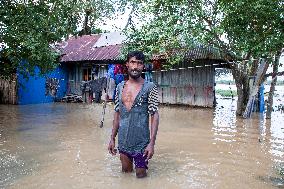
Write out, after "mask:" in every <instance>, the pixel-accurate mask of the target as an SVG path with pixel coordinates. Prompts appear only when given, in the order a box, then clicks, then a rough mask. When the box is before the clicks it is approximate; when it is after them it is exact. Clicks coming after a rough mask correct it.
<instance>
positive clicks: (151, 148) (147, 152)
mask: <svg viewBox="0 0 284 189" xmlns="http://www.w3.org/2000/svg"><path fill="white" fill-rule="evenodd" d="M153 155H154V144H152V143H149V144H148V146H147V147H146V149H145V151H144V155H143V156H144V157H145V156H147V159H146V161H148V160H149V159H151V158H152V157H153Z"/></svg>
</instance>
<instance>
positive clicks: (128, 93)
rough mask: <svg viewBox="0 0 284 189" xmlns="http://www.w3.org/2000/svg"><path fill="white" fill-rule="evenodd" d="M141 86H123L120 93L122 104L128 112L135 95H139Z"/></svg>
mask: <svg viewBox="0 0 284 189" xmlns="http://www.w3.org/2000/svg"><path fill="white" fill-rule="evenodd" d="M141 88H142V85H136V86H129V85H128V86H127V85H126V86H125V87H124V88H123V91H122V103H123V104H124V106H125V107H126V109H127V110H130V109H131V107H132V105H133V103H134V101H135V99H136V97H137V95H138V94H139V92H140V90H141Z"/></svg>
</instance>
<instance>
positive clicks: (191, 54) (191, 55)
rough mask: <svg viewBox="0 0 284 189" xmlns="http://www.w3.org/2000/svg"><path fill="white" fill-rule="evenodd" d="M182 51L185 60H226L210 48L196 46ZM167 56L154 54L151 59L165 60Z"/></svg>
mask: <svg viewBox="0 0 284 189" xmlns="http://www.w3.org/2000/svg"><path fill="white" fill-rule="evenodd" d="M182 51H184V53H183V54H184V57H185V58H186V59H193V60H194V59H211V60H224V59H225V58H226V57H225V54H224V53H221V52H220V51H219V50H218V49H215V48H212V47H203V46H197V47H195V48H192V49H188V50H182ZM182 51H179V52H177V53H181V52H182ZM173 53H175V52H173ZM169 56H170V54H167V53H163V54H156V55H154V56H153V59H154V60H157V59H167V58H169ZM227 56H228V55H227Z"/></svg>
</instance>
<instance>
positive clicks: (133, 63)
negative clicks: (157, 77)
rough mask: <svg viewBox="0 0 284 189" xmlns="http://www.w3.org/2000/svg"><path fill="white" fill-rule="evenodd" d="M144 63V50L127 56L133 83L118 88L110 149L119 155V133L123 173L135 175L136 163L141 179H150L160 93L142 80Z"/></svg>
mask: <svg viewBox="0 0 284 189" xmlns="http://www.w3.org/2000/svg"><path fill="white" fill-rule="evenodd" d="M144 61H145V57H144V54H143V53H142V52H140V51H133V52H130V53H129V54H128V56H127V61H126V67H127V71H128V75H129V80H128V81H126V82H121V83H120V84H119V85H118V86H117V90H116V91H117V92H116V96H115V108H114V110H115V113H114V120H113V128H112V134H111V139H110V142H109V146H108V150H109V152H110V153H111V154H112V155H115V154H116V153H117V150H116V149H115V137H116V135H117V134H118V150H119V154H120V160H121V164H122V172H132V171H133V161H134V164H135V169H136V177H137V178H143V177H146V176H147V172H146V170H147V169H148V167H147V165H148V160H149V159H151V158H152V156H153V154H154V145H155V140H156V135H157V131H158V125H159V113H158V103H159V102H158V90H157V87H156V85H155V84H154V83H152V82H147V81H145V80H144V79H143V78H142V77H141V74H142V70H143V68H144ZM149 119H150V125H151V126H150V128H149Z"/></svg>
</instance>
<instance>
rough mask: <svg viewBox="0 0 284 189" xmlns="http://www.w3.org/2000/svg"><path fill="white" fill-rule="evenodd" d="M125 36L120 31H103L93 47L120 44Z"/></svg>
mask: <svg viewBox="0 0 284 189" xmlns="http://www.w3.org/2000/svg"><path fill="white" fill-rule="evenodd" d="M124 40H126V36H125V35H124V34H123V33H121V32H110V33H103V34H101V37H100V38H99V39H98V41H97V42H96V44H94V46H93V48H97V47H104V46H110V45H117V44H122V43H123V41H124Z"/></svg>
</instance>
